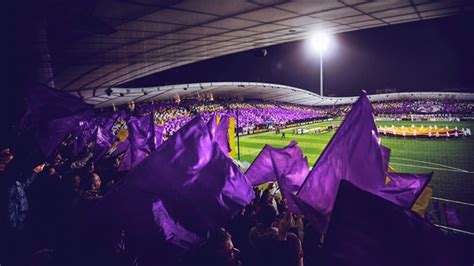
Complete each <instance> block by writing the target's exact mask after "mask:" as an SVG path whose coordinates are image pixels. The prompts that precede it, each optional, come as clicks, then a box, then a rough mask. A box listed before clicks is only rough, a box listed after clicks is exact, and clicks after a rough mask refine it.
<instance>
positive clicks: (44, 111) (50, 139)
mask: <svg viewBox="0 0 474 266" xmlns="http://www.w3.org/2000/svg"><path fill="white" fill-rule="evenodd" d="M26 103H27V111H26V113H25V114H24V115H23V117H22V120H21V125H20V127H21V128H22V129H32V130H34V131H35V137H36V141H37V143H38V145H39V147H40V149H41V151H42V152H43V154H44V155H45V156H46V157H48V156H50V155H51V154H52V153H53V151H54V150H55V149H56V147H57V146H58V145H59V143H61V141H63V140H64V138H65V137H66V136H67V135H69V134H70V133H71V132H72V130H73V129H74V128H75V127H76V126H77V123H78V122H79V121H81V120H88V119H89V118H90V117H91V116H92V106H90V105H88V104H85V103H84V102H83V101H82V100H81V99H79V98H76V97H73V96H71V95H69V94H67V93H64V92H60V91H58V90H55V89H52V88H49V87H47V86H44V85H37V86H34V87H32V88H31V89H30V90H29V91H28V95H27V97H26Z"/></svg>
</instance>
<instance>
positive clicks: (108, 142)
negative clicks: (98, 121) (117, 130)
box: [94, 127, 115, 161]
mask: <svg viewBox="0 0 474 266" xmlns="http://www.w3.org/2000/svg"><path fill="white" fill-rule="evenodd" d="M114 139H115V137H114V136H113V135H112V133H110V131H106V130H103V129H102V128H101V127H97V130H96V132H95V146H94V160H95V161H98V160H100V159H101V158H102V157H103V156H104V155H105V154H106V153H107V151H108V150H109V149H110V147H111V146H112V144H113V142H114Z"/></svg>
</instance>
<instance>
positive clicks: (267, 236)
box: [0, 141, 323, 266]
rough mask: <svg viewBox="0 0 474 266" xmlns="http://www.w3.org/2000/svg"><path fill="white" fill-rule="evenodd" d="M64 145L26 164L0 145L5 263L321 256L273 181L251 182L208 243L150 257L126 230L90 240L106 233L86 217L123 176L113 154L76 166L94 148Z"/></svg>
mask: <svg viewBox="0 0 474 266" xmlns="http://www.w3.org/2000/svg"><path fill="white" fill-rule="evenodd" d="M61 146H62V147H61V148H60V149H59V151H58V153H57V154H56V156H55V157H54V159H52V161H50V162H47V163H38V164H28V163H25V162H24V158H22V156H23V155H17V153H16V152H14V150H12V149H9V148H5V149H3V150H2V151H1V156H0V175H1V180H2V183H1V185H2V186H1V188H2V191H1V192H2V193H1V194H0V195H2V196H4V197H5V198H4V200H5V201H2V203H3V202H5V203H6V204H5V205H2V208H1V211H2V216H1V218H2V220H1V222H2V223H1V230H2V231H1V235H2V238H1V241H0V242H1V243H0V244H1V246H0V251H1V254H0V255H1V257H0V259H1V261H2V265H136V266H138V265H223V266H224V265H251V266H252V265H298V266H299V265H304V264H306V265H316V264H314V262H315V261H318V260H319V258H318V256H319V254H320V252H319V250H320V249H321V245H322V240H323V238H322V237H321V235H318V234H317V233H315V232H313V230H312V229H311V226H310V225H309V223H307V222H306V220H305V219H304V217H303V216H301V215H294V214H291V213H290V212H289V211H288V208H287V206H286V203H285V201H284V200H283V199H282V197H281V195H280V193H279V192H277V190H276V188H275V187H273V184H271V183H270V184H269V185H268V187H266V188H264V189H262V188H260V189H259V188H257V187H256V188H254V189H255V194H256V198H255V199H254V200H253V201H252V202H251V203H250V204H249V205H247V206H246V207H245V208H243V209H242V211H241V212H240V213H239V214H238V215H237V216H235V217H234V219H233V220H231V221H229V223H228V224H226V225H225V226H223V227H222V228H220V229H218V230H216V231H215V232H211V234H210V236H209V238H208V240H207V241H206V243H204V245H202V246H199V247H197V248H194V249H191V250H188V251H187V252H184V253H177V254H173V256H171V255H170V254H154V255H152V258H150V257H149V255H146V256H145V255H143V254H142V253H140V252H137V251H135V250H134V247H133V245H134V243H133V241H131V240H130V239H128V238H127V233H126V232H122V235H118V236H117V237H116V241H115V243H114V245H113V246H112V247H103V246H101V247H98V246H97V243H95V242H94V241H92V240H91V239H94V238H95V237H98V238H101V235H96V233H93V231H90V232H89V231H88V230H84V229H83V228H82V229H80V228H81V226H82V225H81V223H83V222H84V221H83V218H82V217H84V215H85V214H86V213H87V212H88V211H89V210H90V209H92V208H93V207H94V206H95V205H96V204H100V201H101V199H102V197H103V195H104V194H105V193H106V192H107V191H108V190H109V189H110V188H111V187H112V186H113V184H114V183H115V182H117V181H119V180H120V178H121V176H122V175H121V174H119V173H118V172H116V170H115V169H116V165H115V166H114V160H109V159H104V160H101V161H99V162H98V163H97V164H94V163H93V160H89V161H87V162H86V164H84V165H83V166H82V167H80V168H77V167H74V166H73V164H74V163H75V162H77V161H80V160H82V159H83V158H85V157H87V153H88V152H89V151H87V150H86V151H84V152H83V153H82V154H79V155H77V156H73V155H72V154H71V153H67V152H66V151H67V147H68V143H67V141H65V142H63V143H62V144H61ZM88 234H91V235H88ZM88 241H91V242H88ZM156 241H158V242H159V241H163V240H162V239H157V240H156ZM303 250H305V252H303ZM157 260H161V261H162V262H164V263H163V264H161V262H160V263H158V262H159V261H157ZM104 263H105V264H104ZM108 263H109V264H108ZM110 263H112V264H110ZM154 263H157V264H154ZM268 263H270V264H268Z"/></svg>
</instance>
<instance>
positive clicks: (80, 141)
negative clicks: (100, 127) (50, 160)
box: [72, 121, 97, 155]
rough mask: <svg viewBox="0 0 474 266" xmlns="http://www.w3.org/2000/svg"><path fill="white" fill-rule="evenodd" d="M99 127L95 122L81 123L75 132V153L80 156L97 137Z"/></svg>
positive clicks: (73, 135) (73, 133) (73, 134)
mask: <svg viewBox="0 0 474 266" xmlns="http://www.w3.org/2000/svg"><path fill="white" fill-rule="evenodd" d="M96 130H97V125H96V123H95V121H79V123H78V126H77V127H76V128H75V129H74V130H73V132H72V137H73V141H74V142H73V152H74V154H75V155H77V154H79V153H80V152H81V151H82V150H83V149H84V148H86V147H87V145H89V143H91V142H92V141H93V139H94V136H95V135H96Z"/></svg>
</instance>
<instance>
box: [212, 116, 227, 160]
mask: <svg viewBox="0 0 474 266" xmlns="http://www.w3.org/2000/svg"><path fill="white" fill-rule="evenodd" d="M229 122H230V121H229V117H228V116H221V120H220V121H219V124H217V129H216V133H215V136H214V137H215V138H216V142H217V144H218V145H219V147H220V148H221V150H222V152H224V154H229V152H230V151H231V148H230V145H229Z"/></svg>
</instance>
